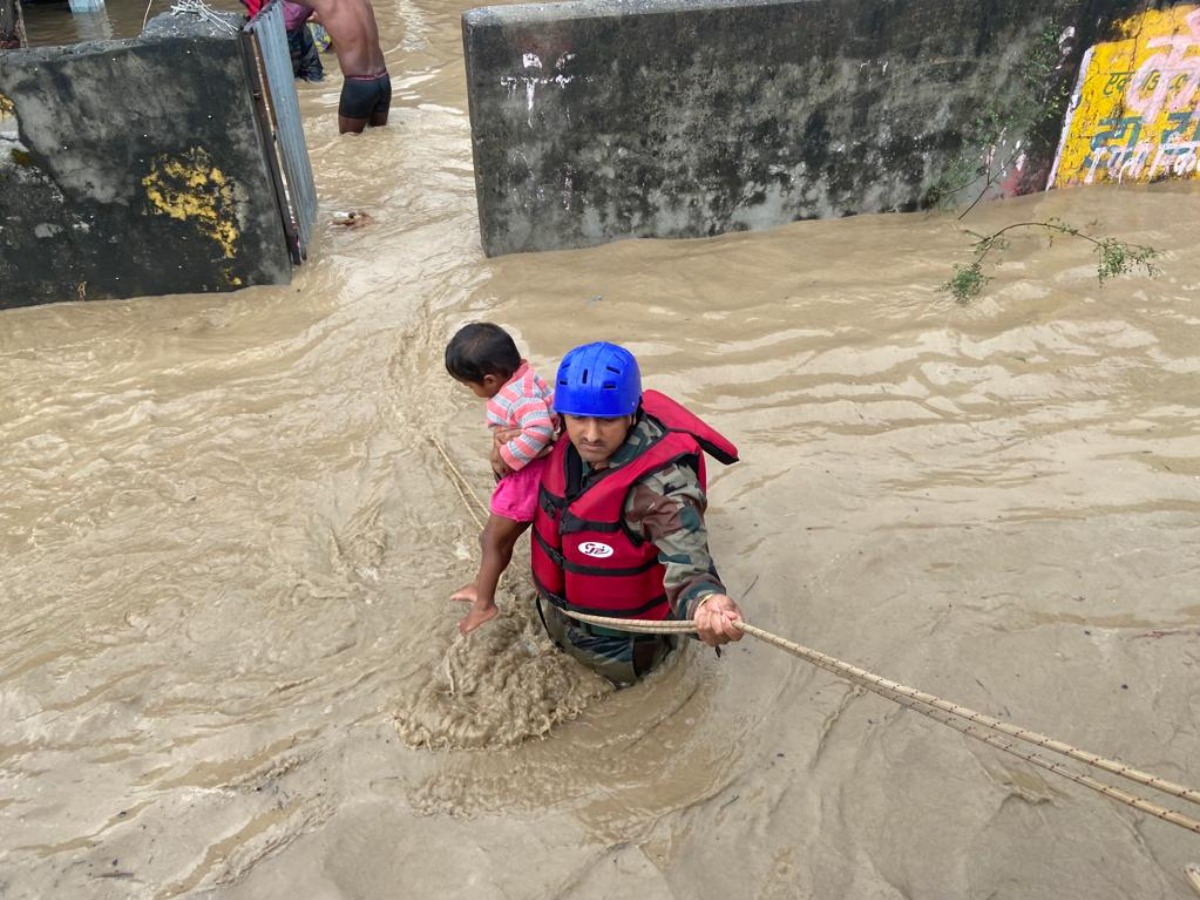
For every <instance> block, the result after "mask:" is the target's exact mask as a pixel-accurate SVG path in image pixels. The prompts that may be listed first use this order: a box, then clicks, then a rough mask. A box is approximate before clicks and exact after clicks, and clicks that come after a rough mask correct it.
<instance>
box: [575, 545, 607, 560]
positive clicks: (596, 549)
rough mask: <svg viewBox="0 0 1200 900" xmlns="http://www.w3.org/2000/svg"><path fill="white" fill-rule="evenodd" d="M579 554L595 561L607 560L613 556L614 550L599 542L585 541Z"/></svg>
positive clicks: (580, 547) (580, 546)
mask: <svg viewBox="0 0 1200 900" xmlns="http://www.w3.org/2000/svg"><path fill="white" fill-rule="evenodd" d="M579 552H580V553H582V554H583V555H584V556H590V557H592V558H593V559H606V558H607V557H609V556H612V555H613V548H612V547H610V546H608V544H602V543H600V542H599V541H584V542H583V543H582V544H580V545H579Z"/></svg>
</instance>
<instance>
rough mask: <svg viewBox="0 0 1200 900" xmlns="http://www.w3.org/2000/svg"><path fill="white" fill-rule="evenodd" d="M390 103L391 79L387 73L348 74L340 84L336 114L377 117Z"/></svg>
mask: <svg viewBox="0 0 1200 900" xmlns="http://www.w3.org/2000/svg"><path fill="white" fill-rule="evenodd" d="M391 105H392V79H391V78H389V77H388V73H387V72H384V73H383V74H382V75H370V76H365V77H360V76H358V75H350V76H348V77H347V78H346V80H345V82H343V84H342V99H341V101H340V102H339V103H338V115H339V116H341V117H342V118H344V119H373V118H374V119H379V118H384V117H386V116H387V112H388V108H389V107H390V106H391Z"/></svg>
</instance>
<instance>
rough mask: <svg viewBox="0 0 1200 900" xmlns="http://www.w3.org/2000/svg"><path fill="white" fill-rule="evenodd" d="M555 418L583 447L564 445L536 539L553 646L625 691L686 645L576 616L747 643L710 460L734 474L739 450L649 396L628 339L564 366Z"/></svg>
mask: <svg viewBox="0 0 1200 900" xmlns="http://www.w3.org/2000/svg"><path fill="white" fill-rule="evenodd" d="M554 409H555V411H556V412H557V413H558V414H559V415H560V416H562V418H563V425H564V427H565V428H566V434H567V437H568V438H569V440H565V441H564V440H559V441H558V442H557V443H556V444H555V445H554V449H553V450H552V451H551V453H550V455H549V461H548V463H547V465H546V466H545V467H544V469H543V470H542V485H541V499H540V500H539V502H538V504H537V508H536V510H535V512H534V520H533V536H532V540H531V541H530V547H531V553H532V565H533V581H534V585H535V586H536V588H537V591H538V601H537V603H538V611H539V613H540V614H541V616H542V621H543V623H544V624H545V626H546V631H547V632H548V633H549V635H550V637H551V639H553V640H554V642H555V643H556V644H558V646H559V647H560V648H561V649H563V650H564V651H566V652H567V653H569V654H571V655H572V656H574V657H575V658H576V659H578V660H579V661H580V662H582V663H584V664H585V665H587V666H589V667H590V668H592V669H594V670H595V671H597V672H599V673H600V674H602V675H604V676H605V677H607V678H608V679H609V680H610V681H612V682H613V683H614V684H616V685H618V686H623V685H627V684H631V683H633V682H635V681H637V680H638V679H639V678H641V677H642V676H643V675H645V674H646V673H647V672H649V671H650V670H651V669H653V668H654V667H655V666H657V665H658V664H659V663H660V662H661V661H662V660H663V659H664V658H665V657H666V656H667V655H668V654H669V653H670V652H671V650H673V649H674V647H675V639H674V637H673V636H671V635H642V634H633V633H631V632H627V631H621V630H619V629H616V628H607V627H604V626H597V625H592V624H589V623H584V622H580V621H578V620H575V619H572V618H570V617H569V616H568V615H567V614H566V612H565V611H573V612H581V613H587V614H590V615H595V616H607V617H611V618H633V619H645V620H649V621H656V620H662V619H695V621H696V628H697V634H698V637H699V638H700V640H701V641H703V642H704V643H705V644H708V645H710V646H714V647H715V646H718V645H720V644H725V643H728V642H729V641H737V640H741V638H742V636H743V632H742V631H741V630H739V629H738V628H737V627H736V625H735V624H734V623H735V622H736V621H738V620H739V619H741V610H740V609H739V608H738V605H737V603H736V602H734V600H733V599H732V598H731V597H729V596H728V594H727V593H726V591H725V586H724V585H723V584H722V583H721V580H720V578H719V576H718V575H717V570H716V567H715V565H714V564H713V560H712V556H711V554H710V552H709V548H708V530H707V528H706V526H705V523H704V511H705V508H706V506H707V498H706V496H705V490H706V480H705V466H704V456H705V454H706V453H707V454H709V455H710V456H712V457H713V458H715V459H716V460H718V461H719V462H721V463H724V464H726V465H728V464H730V463H733V462H736V461H737V448H736V447H735V446H734V445H733V444H732V443H730V442H729V441H728V440H727V439H726V438H725V437H723V436H722V435H721V434H719V433H718V432H717V431H716V430H715V429H713V428H711V427H710V426H708V425H707V424H705V423H704V422H703V421H701V420H700V419H699V418H698V417H697V416H696V415H694V414H693V413H691V412H689V411H688V410H686V409H685V408H684V407H682V406H680V405H679V404H678V403H676V402H675V401H674V400H672V399H671V398H670V397H667V396H666V395H664V394H660V393H659V392H658V391H653V390H647V391H643V390H642V381H641V372H640V370H639V368H638V363H637V360H636V359H635V358H634V356H633V354H632V353H630V352H629V351H628V350H626V349H625V348H624V347H620V346H618V345H616V344H610V343H606V342H599V343H592V344H585V345H583V346H580V347H576V348H575V349H573V350H571V351H570V352H569V353H567V355H566V356H565V357H563V360H562V363H561V364H560V366H559V368H558V375H557V377H556V378H555V382H554ZM504 437H505V433H498V434H497V440H501V439H503V438H504Z"/></svg>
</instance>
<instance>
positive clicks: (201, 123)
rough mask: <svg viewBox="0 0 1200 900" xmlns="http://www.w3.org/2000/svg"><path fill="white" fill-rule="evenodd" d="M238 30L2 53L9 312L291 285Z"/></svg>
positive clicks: (184, 27) (179, 25) (1, 221)
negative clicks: (31, 307)
mask: <svg viewBox="0 0 1200 900" xmlns="http://www.w3.org/2000/svg"><path fill="white" fill-rule="evenodd" d="M227 18H228V20H229V22H230V27H228V28H220V27H218V26H217V25H215V24H213V23H208V22H203V21H201V20H198V19H193V18H188V17H177V16H169V15H167V16H160V17H158V18H156V19H155V20H153V21H152V22H151V23H150V27H149V28H147V29H146V31H145V32H144V33H143V35H142V36H141V37H139V38H137V39H136V40H132V41H106V42H96V43H89V44H81V45H78V46H74V47H65V48H60V47H52V48H35V49H27V50H12V51H5V52H3V53H0V308H2V307H13V306H25V305H29V304H34V303H46V302H51V301H59V300H91V299H104V298H117V297H134V296H143V295H152V294H170V293H184V292H188V293H190V292H198V291H222V290H233V289H236V288H240V287H245V286H247V285H252V284H280V283H287V281H288V280H289V279H290V277H291V261H290V259H289V257H288V252H287V243H286V239H285V237H284V232H283V225H282V222H281V218H280V212H279V207H278V205H277V202H276V198H275V192H274V188H273V186H272V182H271V178H270V174H269V171H268V169H267V163H266V155H265V153H264V150H263V147H262V139H261V137H260V136H259V130H258V126H257V124H256V120H255V117H254V109H253V105H252V97H251V93H250V88H249V84H248V80H247V75H246V70H245V66H244V64H243V62H242V56H241V49H240V46H239V42H238V35H237V33H236V26H237V25H239V24H240V18H239V17H237V16H234V15H230V16H228V17H227Z"/></svg>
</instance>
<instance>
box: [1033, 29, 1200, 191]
mask: <svg viewBox="0 0 1200 900" xmlns="http://www.w3.org/2000/svg"><path fill="white" fill-rule="evenodd" d="M1120 28H1121V32H1122V33H1123V34H1124V35H1125V37H1124V39H1123V40H1120V41H1114V42H1110V43H1103V44H1097V45H1096V46H1095V47H1093V48H1092V50H1091V51H1090V52H1089V54H1088V56H1087V58H1086V59H1085V60H1084V67H1083V70H1082V72H1081V74H1080V80H1079V85H1078V87H1077V89H1076V97H1075V102H1074V103H1073V105H1072V112H1071V114H1070V118H1069V120H1068V123H1067V126H1066V128H1065V130H1064V135H1063V140H1062V143H1061V145H1060V147H1059V152H1058V159H1057V160H1056V163H1055V174H1054V177H1053V180H1052V186H1053V187H1064V186H1067V185H1072V184H1100V183H1104V182H1118V181H1119V182H1130V181H1133V182H1149V181H1157V180H1159V179H1163V178H1196V177H1200V173H1198V169H1200V166H1198V164H1197V163H1198V160H1197V150H1198V149H1200V6H1195V5H1187V6H1177V7H1175V8H1173V9H1168V10H1156V11H1152V12H1147V13H1143V14H1141V15H1139V16H1135V17H1133V18H1131V19H1129V20H1127V21H1126V22H1123V23H1122V24H1121V26H1120Z"/></svg>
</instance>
